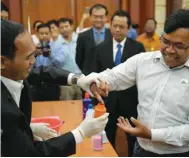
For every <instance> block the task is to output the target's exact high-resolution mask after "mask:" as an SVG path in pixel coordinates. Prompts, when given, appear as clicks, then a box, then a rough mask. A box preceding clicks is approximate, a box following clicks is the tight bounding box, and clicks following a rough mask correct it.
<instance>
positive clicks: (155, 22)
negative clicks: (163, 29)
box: [146, 18, 157, 25]
mask: <svg viewBox="0 0 189 158" xmlns="http://www.w3.org/2000/svg"><path fill="white" fill-rule="evenodd" d="M149 20H152V21H154V24H155V25H157V21H156V20H155V19H154V18H148V19H147V20H146V23H147V22H148V21H149Z"/></svg>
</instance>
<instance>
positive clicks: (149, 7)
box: [140, 0, 155, 32]
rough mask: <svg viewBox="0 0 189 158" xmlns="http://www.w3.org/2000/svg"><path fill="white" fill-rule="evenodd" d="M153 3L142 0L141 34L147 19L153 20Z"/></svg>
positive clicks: (148, 0) (152, 1) (151, 0)
mask: <svg viewBox="0 0 189 158" xmlns="http://www.w3.org/2000/svg"><path fill="white" fill-rule="evenodd" d="M154 15H155V1H154V0H142V1H141V4H140V32H143V28H144V25H145V22H146V20H147V19H148V18H154V17H155V16H154Z"/></svg>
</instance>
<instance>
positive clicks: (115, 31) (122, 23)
mask: <svg viewBox="0 0 189 158" xmlns="http://www.w3.org/2000/svg"><path fill="white" fill-rule="evenodd" d="M130 25H131V18H130V15H129V14H128V13H127V12H125V11H122V10H118V11H116V12H115V13H114V15H113V16H112V18H111V25H110V31H111V33H112V36H113V39H109V40H108V41H105V42H103V43H101V44H100V45H98V46H97V48H96V60H95V63H96V64H95V67H94V71H95V72H102V71H104V70H106V69H107V68H109V69H112V68H113V67H114V66H116V65H118V64H120V63H122V62H125V61H126V60H127V59H128V58H130V57H132V56H134V55H135V54H138V53H141V52H145V49H144V47H143V45H142V44H141V43H139V42H136V41H134V40H132V39H131V38H126V34H127V32H128V30H129V28H130ZM105 102H106V106H107V109H108V112H109V113H110V115H109V121H108V124H107V126H106V132H107V137H108V139H109V141H110V142H111V144H112V145H113V146H114V147H115V135H116V129H117V126H116V122H117V118H118V117H119V116H124V117H126V118H130V117H131V116H133V117H137V104H138V97H137V88H136V86H134V87H131V88H129V89H127V90H123V91H120V92H110V93H109V95H108V98H105ZM127 138H128V147H129V156H132V152H133V147H134V143H135V139H136V138H135V137H133V136H130V135H127Z"/></svg>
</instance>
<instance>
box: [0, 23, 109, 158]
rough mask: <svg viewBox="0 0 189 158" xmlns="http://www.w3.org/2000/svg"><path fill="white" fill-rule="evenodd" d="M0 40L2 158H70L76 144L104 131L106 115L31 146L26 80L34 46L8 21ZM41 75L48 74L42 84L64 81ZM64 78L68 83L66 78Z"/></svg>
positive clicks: (33, 59)
mask: <svg viewBox="0 0 189 158" xmlns="http://www.w3.org/2000/svg"><path fill="white" fill-rule="evenodd" d="M1 39H2V42H1V76H2V77H1V130H2V131H3V133H2V135H1V154H2V156H10V157H12V156H19V157H21V156H24V157H27V156H28V157H29V156H33V157H36V156H61V157H63V156H69V155H72V154H74V153H75V152H76V143H81V142H82V140H83V139H84V138H85V137H90V136H92V135H95V134H98V133H99V132H101V131H103V130H104V128H105V125H106V123H107V121H108V113H106V114H104V115H103V116H101V117H99V118H92V119H88V118H87V119H85V120H84V121H83V122H82V123H81V124H80V125H79V126H78V127H77V128H76V129H74V130H73V131H71V132H68V133H66V134H63V135H61V136H59V137H56V138H53V139H49V140H47V141H40V142H34V139H33V132H32V130H31V128H30V121H31V110H32V107H31V105H32V100H31V95H30V88H29V85H28V83H27V81H26V80H25V79H26V78H27V77H28V75H29V73H30V71H31V69H32V66H33V64H34V62H35V57H34V55H35V45H34V43H33V41H32V38H31V35H30V34H29V33H28V32H27V31H26V30H25V29H24V27H23V26H22V25H20V24H18V23H16V22H12V21H7V20H1ZM38 70H39V72H40V73H42V71H43V70H42V69H38ZM56 71H57V73H58V71H59V72H63V71H61V70H58V69H56ZM44 73H45V74H47V75H46V77H44V78H43V79H44V80H46V79H47V78H49V77H50V76H51V77H50V78H52V81H50V80H49V82H61V80H64V78H61V75H60V76H57V75H56V73H55V72H54V71H50V72H48V71H47V72H44ZM53 73H54V75H53ZM68 74H69V73H68ZM63 75H64V74H63ZM34 76H35V75H34ZM34 76H33V78H35V77H34ZM65 78H67V79H68V80H69V76H67V77H65Z"/></svg>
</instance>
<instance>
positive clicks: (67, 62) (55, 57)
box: [51, 33, 81, 73]
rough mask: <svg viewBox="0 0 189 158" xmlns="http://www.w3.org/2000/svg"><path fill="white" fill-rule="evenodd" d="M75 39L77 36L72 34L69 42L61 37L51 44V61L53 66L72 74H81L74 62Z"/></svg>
mask: <svg viewBox="0 0 189 158" xmlns="http://www.w3.org/2000/svg"><path fill="white" fill-rule="evenodd" d="M77 38H78V35H77V34H76V33H73V34H72V40H71V41H70V42H67V41H66V40H65V39H64V38H63V37H62V38H59V39H58V40H57V41H55V42H53V43H52V44H51V59H52V62H53V64H54V65H56V66H57V67H59V68H62V69H64V70H68V71H70V72H73V73H81V70H80V69H79V67H78V66H77V64H76V61H75V56H76V44H77Z"/></svg>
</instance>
